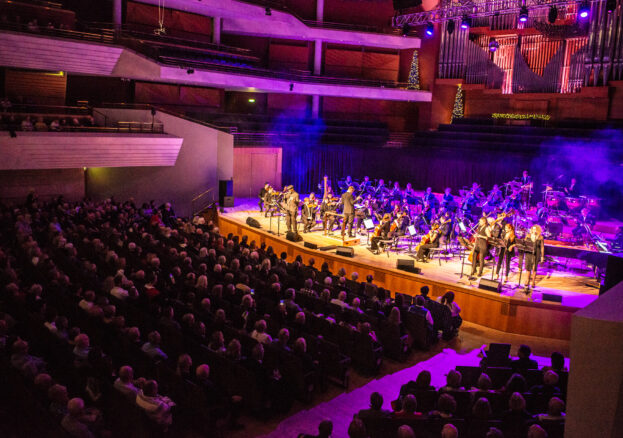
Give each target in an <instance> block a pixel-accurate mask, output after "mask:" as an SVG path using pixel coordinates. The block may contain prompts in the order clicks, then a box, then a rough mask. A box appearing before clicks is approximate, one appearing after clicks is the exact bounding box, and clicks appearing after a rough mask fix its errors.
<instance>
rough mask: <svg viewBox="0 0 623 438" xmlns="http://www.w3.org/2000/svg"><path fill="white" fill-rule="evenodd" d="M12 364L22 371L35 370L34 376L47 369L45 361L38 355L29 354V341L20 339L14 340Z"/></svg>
mask: <svg viewBox="0 0 623 438" xmlns="http://www.w3.org/2000/svg"><path fill="white" fill-rule="evenodd" d="M12 352H13V354H11V366H12V367H13V368H15V369H16V370H18V371H20V372H22V373H30V372H34V374H33V375H32V377H34V376H35V375H37V374H39V373H41V372H43V371H45V366H46V364H45V362H44V361H43V359H41V358H40V357H37V356H32V355H30V354H28V342H26V341H24V340H22V339H18V340H17V341H15V342H13V346H12Z"/></svg>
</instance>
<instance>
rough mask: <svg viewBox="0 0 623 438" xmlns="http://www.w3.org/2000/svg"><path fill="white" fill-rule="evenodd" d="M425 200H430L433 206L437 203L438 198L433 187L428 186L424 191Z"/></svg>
mask: <svg viewBox="0 0 623 438" xmlns="http://www.w3.org/2000/svg"><path fill="white" fill-rule="evenodd" d="M424 202H428V203H429V204H430V205H431V206H433V207H435V206H436V204H437V198H436V197H435V194H434V193H433V189H432V188H431V187H426V191H425V192H424Z"/></svg>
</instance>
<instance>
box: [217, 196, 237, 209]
mask: <svg viewBox="0 0 623 438" xmlns="http://www.w3.org/2000/svg"><path fill="white" fill-rule="evenodd" d="M220 204H221V207H233V206H234V197H233V196H225V197H224V198H223V201H222V202H220Z"/></svg>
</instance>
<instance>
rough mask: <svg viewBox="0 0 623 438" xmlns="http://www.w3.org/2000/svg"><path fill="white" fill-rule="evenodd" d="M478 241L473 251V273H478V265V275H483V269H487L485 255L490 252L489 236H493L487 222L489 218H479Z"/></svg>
mask: <svg viewBox="0 0 623 438" xmlns="http://www.w3.org/2000/svg"><path fill="white" fill-rule="evenodd" d="M475 237H476V242H475V244H474V250H473V251H472V257H473V259H472V274H471V276H472V277H474V274H475V273H476V267H477V266H478V267H479V269H478V276H479V277H482V271H483V270H484V269H485V257H486V256H487V253H488V252H489V245H488V243H487V238H488V237H491V230H490V228H489V225H488V224H487V218H486V217H481V218H480V219H479V220H478V228H477V229H476V236H475Z"/></svg>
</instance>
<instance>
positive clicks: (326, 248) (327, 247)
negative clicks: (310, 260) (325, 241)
mask: <svg viewBox="0 0 623 438" xmlns="http://www.w3.org/2000/svg"><path fill="white" fill-rule="evenodd" d="M335 248H337V245H329V246H321V247H320V248H318V249H319V250H320V251H331V250H334V249H335Z"/></svg>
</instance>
